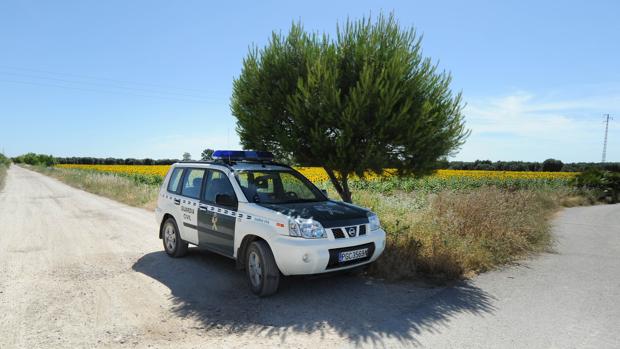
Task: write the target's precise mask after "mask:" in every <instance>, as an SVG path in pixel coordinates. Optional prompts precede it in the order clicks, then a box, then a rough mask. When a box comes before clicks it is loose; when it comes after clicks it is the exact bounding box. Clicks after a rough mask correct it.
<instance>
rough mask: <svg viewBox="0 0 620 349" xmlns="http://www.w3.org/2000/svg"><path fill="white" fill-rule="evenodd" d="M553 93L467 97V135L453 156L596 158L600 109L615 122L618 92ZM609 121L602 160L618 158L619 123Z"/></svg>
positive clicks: (619, 109) (599, 142)
mask: <svg viewBox="0 0 620 349" xmlns="http://www.w3.org/2000/svg"><path fill="white" fill-rule="evenodd" d="M558 95H559V94H558V93H554V94H553V95H550V94H548V95H535V94H533V93H529V92H523V91H520V92H517V93H514V94H511V95H507V96H501V97H493V98H483V99H475V100H470V101H469V103H468V105H467V107H466V108H465V111H464V112H465V115H466V122H467V127H468V128H470V129H471V130H472V134H471V136H470V138H469V139H468V140H467V142H466V144H465V145H464V146H463V147H462V149H461V151H460V152H459V154H457V156H456V157H455V159H456V160H475V159H491V160H524V161H528V160H529V161H542V160H544V159H546V158H550V157H553V158H559V159H561V160H563V161H566V162H572V161H600V156H601V152H602V142H603V132H604V128H603V127H604V125H603V123H602V114H603V113H611V114H612V115H614V114H615V115H617V116H618V117H617V118H616V122H620V115H619V114H620V93H618V92H608V91H606V93H605V94H598V95H584V96H581V97H577V98H570V97H564V98H560V97H558ZM564 95H567V94H564ZM611 126H612V127H610V131H609V144H608V157H607V160H608V161H620V154H619V152H620V127H618V126H617V125H611Z"/></svg>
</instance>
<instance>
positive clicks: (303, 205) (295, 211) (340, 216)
mask: <svg viewBox="0 0 620 349" xmlns="http://www.w3.org/2000/svg"><path fill="white" fill-rule="evenodd" d="M259 205H260V206H263V207H265V208H268V209H271V210H274V211H277V212H280V213H282V214H284V215H287V216H291V217H301V218H312V219H314V220H316V221H318V222H319V223H321V225H322V226H323V227H324V228H331V227H344V226H349V225H358V224H365V223H368V212H369V211H368V210H366V209H364V208H361V207H358V206H355V205H351V204H347V203H344V202H340V201H331V200H329V201H320V202H297V203H289V204H259Z"/></svg>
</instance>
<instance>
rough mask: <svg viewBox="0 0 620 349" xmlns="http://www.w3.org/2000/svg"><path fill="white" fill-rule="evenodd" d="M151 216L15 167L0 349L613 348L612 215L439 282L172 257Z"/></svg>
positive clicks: (579, 219) (565, 217) (3, 244)
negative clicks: (450, 283) (278, 279)
mask: <svg viewBox="0 0 620 349" xmlns="http://www.w3.org/2000/svg"><path fill="white" fill-rule="evenodd" d="M153 216H154V215H153V214H152V213H151V212H148V211H145V210H142V209H136V208H131V207H128V206H125V205H122V204H119V203H116V202H114V201H111V200H107V199H104V198H101V197H98V196H95V195H92V194H89V193H86V192H83V191H80V190H77V189H74V188H71V187H68V186H66V185H64V184H62V183H60V182H58V181H56V180H54V179H51V178H48V177H45V176H43V175H40V174H37V173H34V172H31V171H28V170H25V169H21V168H18V167H16V166H13V167H12V168H11V170H10V171H9V177H8V181H7V185H6V187H5V188H4V190H3V192H0V348H47V347H52V348H55V347H79V348H81V347H86V348H91V347H140V348H142V347H155V348H161V347H174V348H207V347H208V348H218V347H227V348H228V347H239V348H246V347H273V346H276V345H279V346H283V347H290V348H305V347H308V348H316V347H318V346H321V347H333V348H341V347H385V348H398V347H414V346H423V347H434V348H437V347H472V348H475V347H488V348H497V347H517V348H548V347H558V348H567V347H579V348H581V347H592V348H618V347H620V331H618V329H619V328H620V272H618V270H620V206H618V205H615V206H598V207H588V208H576V209H569V210H565V211H563V212H562V213H561V214H560V216H559V217H558V219H557V220H556V235H557V236H558V247H557V253H556V254H545V255H542V256H540V257H538V258H536V259H535V260H532V261H528V262H526V263H525V264H524V265H522V266H517V267H511V268H507V269H505V270H502V271H497V272H492V273H487V274H484V275H482V276H480V277H478V278H476V279H475V280H474V281H472V282H466V283H460V284H458V285H455V286H454V287H449V288H432V287H423V286H420V285H417V286H416V285H414V284H411V283H396V284H388V283H383V282H381V281H376V280H367V279H362V278H355V277H345V276H341V277H335V278H322V279H313V280H308V279H304V278H288V279H286V280H285V281H284V283H283V284H282V286H281V289H280V292H279V293H278V294H277V295H275V296H274V297H271V298H267V299H258V298H256V297H254V296H253V295H252V294H251V293H250V292H249V290H248V288H247V287H246V285H245V279H244V275H243V274H242V273H241V272H238V271H236V270H235V269H234V264H233V262H232V261H230V260H227V259H225V258H222V257H219V256H217V255H214V254H211V253H206V252H200V251H197V250H195V249H194V250H192V252H191V253H190V255H189V256H188V257H187V258H184V259H174V260H173V259H170V258H168V257H167V256H166V255H165V253H164V252H163V251H162V247H161V243H160V240H159V239H157V226H156V224H155V222H154V219H153Z"/></svg>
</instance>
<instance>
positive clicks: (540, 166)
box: [437, 159, 620, 172]
mask: <svg viewBox="0 0 620 349" xmlns="http://www.w3.org/2000/svg"><path fill="white" fill-rule="evenodd" d="M437 167H438V168H439V169H450V170H487V171H545V172H559V171H563V172H583V171H585V170H587V169H590V168H598V169H602V170H607V171H611V172H620V162H605V163H597V162H573V163H566V164H565V163H563V162H562V161H560V160H556V159H547V160H545V161H543V162H529V161H490V160H476V161H446V160H443V161H439V163H438V166H437Z"/></svg>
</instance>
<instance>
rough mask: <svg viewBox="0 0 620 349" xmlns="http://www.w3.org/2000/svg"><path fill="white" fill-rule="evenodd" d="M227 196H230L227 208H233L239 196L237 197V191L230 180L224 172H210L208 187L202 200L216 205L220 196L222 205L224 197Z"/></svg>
mask: <svg viewBox="0 0 620 349" xmlns="http://www.w3.org/2000/svg"><path fill="white" fill-rule="evenodd" d="M224 195H226V196H228V198H229V200H231V201H229V202H228V203H227V205H226V206H233V202H236V201H237V195H235V190H234V189H233V186H232V184H230V180H229V179H228V177H227V176H226V174H224V172H220V171H215V170H209V174H208V177H207V187H206V189H205V192H204V196H203V197H202V199H203V200H204V201H206V202H209V203H212V204H215V203H217V200H218V196H220V203H221V202H222V197H223V196H224Z"/></svg>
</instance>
